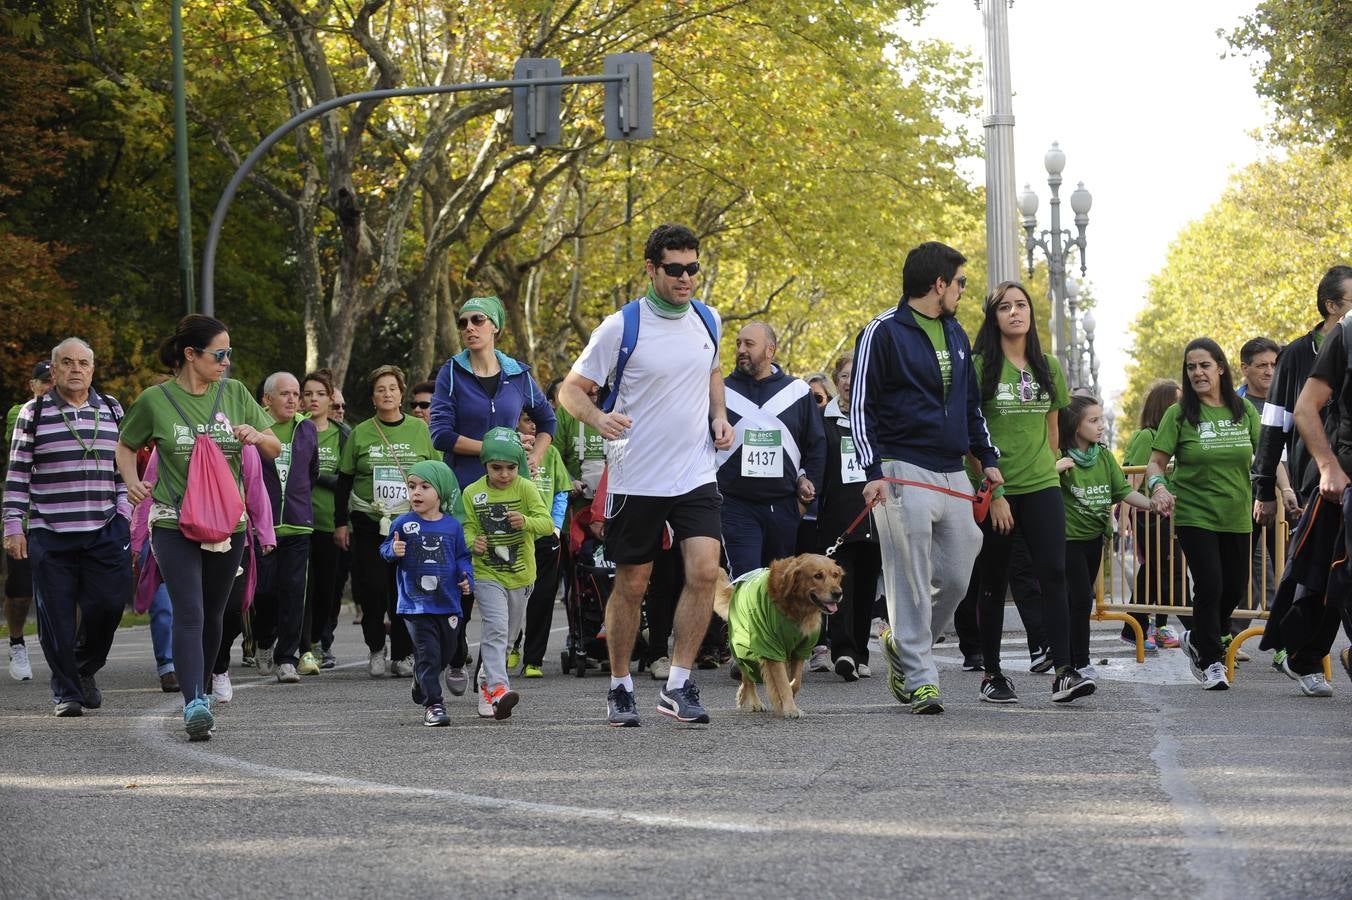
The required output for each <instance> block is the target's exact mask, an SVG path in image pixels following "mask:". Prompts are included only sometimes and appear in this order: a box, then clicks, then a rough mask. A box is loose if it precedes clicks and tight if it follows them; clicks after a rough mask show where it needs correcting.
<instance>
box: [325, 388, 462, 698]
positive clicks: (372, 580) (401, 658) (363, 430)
mask: <svg viewBox="0 0 1352 900" xmlns="http://www.w3.org/2000/svg"><path fill="white" fill-rule="evenodd" d="M366 383H367V385H369V386H370V388H371V405H372V406H374V407H375V410H376V414H375V415H374V416H372V417H371V418H369V419H367V420H366V421H365V422H362V423H361V424H360V425H358V426H357V427H356V428H353V429H352V434H350V435H348V438H347V443H346V444H345V445H344V446H343V453H342V457H341V458H340V459H339V461H338V484H337V487H336V489H335V491H334V504H333V524H334V529H333V540H334V542H335V543H337V544H338V546H339V547H342V548H343V549H344V550H348V549H350V550H351V551H352V599H354V600H355V601H356V602H357V605H358V606H360V607H361V630H362V636H363V637H364V638H365V639H366V649H367V650H368V651H369V653H370V656H369V658H368V660H367V673H368V674H369V675H370V676H371V677H372V678H379V677H380V676H382V675H384V674H385V616H386V615H387V614H388V615H389V617H390V632H389V636H390V658H391V659H393V660H394V664H393V665H392V666H391V667H390V674H391V675H393V676H394V677H396V678H411V677H412V676H413V639H412V638H411V637H410V636H409V633H408V629H407V628H405V627H404V620H403V619H402V618H401V617H400V616H399V614H398V613H397V612H396V611H395V609H396V605H397V603H398V599H399V597H398V594H397V593H396V592H395V585H394V576H395V568H396V567H395V566H393V565H392V564H390V563H388V562H386V561H385V558H384V557H382V556H381V555H380V545H381V544H383V543H384V542H385V538H386V537H387V536H388V535H389V533H390V524H391V523H392V522H393V521H394V520H395V519H396V518H398V517H399V516H401V515H403V514H404V513H406V512H408V511H409V508H410V507H409V498H408V473H409V470H410V469H412V468H413V464H414V463H418V462H422V461H423V460H425V459H436V458H437V452H436V450H434V449H433V448H432V440H431V437H430V436H429V435H428V433H427V426H426V425H424V424H423V421H422V420H421V419H415V418H413V417H412V416H406V415H404V411H403V406H404V373H403V371H402V370H401V369H400V368H399V367H397V366H377V367H376V368H375V369H374V370H373V371H372V372H371V374H370V375H368V376H366Z"/></svg>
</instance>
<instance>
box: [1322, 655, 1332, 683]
mask: <svg viewBox="0 0 1352 900" xmlns="http://www.w3.org/2000/svg"><path fill="white" fill-rule="evenodd" d="M1324 680H1325V681H1327V682H1328V683H1329V684H1333V662H1332V661H1331V660H1330V659H1329V658H1328V657H1327V656H1325V657H1324Z"/></svg>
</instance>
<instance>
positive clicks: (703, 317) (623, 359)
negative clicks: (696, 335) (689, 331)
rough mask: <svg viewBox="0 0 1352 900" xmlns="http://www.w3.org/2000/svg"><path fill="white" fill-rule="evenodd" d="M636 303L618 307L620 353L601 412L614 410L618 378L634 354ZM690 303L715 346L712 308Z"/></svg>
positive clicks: (698, 303)
mask: <svg viewBox="0 0 1352 900" xmlns="http://www.w3.org/2000/svg"><path fill="white" fill-rule="evenodd" d="M638 304H639V301H638V300H630V301H629V302H628V303H626V304H625V305H624V306H621V307H620V317H621V320H622V321H623V322H624V330H623V332H622V333H621V334H620V354H619V358H618V359H617V360H616V361H615V377H614V378H612V379H611V380H610V393H608V394H607V395H606V399H605V402H603V403H602V404H601V412H603V413H608V412H613V411H614V409H615V402H616V401H617V400H618V399H619V396H620V379H621V378H623V377H624V367H625V365H627V364H628V362H629V357H631V356H633V355H634V346H635V345H636V344H637V343H638V320H639V306H638ZM690 305H691V306H693V307H694V308H695V312H696V313H697V314H698V315H699V320H700V321H701V322H703V323H704V328H705V330H706V331H708V332H709V337H710V338H712V339H713V342H714V347H715V348H717V347H718V325H717V323H716V322H715V321H714V313H713V310H711V309H709V307H708V306H706V305H704V304H703V303H701V302H700V301H698V300H695V299H693V298H692V299H691V301H690Z"/></svg>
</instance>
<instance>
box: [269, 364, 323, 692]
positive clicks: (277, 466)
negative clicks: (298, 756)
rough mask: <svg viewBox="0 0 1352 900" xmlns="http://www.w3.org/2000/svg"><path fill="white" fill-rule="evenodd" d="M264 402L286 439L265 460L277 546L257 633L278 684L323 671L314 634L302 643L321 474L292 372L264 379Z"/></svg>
mask: <svg viewBox="0 0 1352 900" xmlns="http://www.w3.org/2000/svg"><path fill="white" fill-rule="evenodd" d="M263 406H264V407H265V408H266V409H267V411H268V413H269V414H270V415H271V416H272V418H273V421H274V423H275V424H274V425H273V426H272V433H273V434H275V435H277V439H278V440H279V441H281V442H282V452H281V453H279V454H278V455H277V458H276V459H266V458H265V459H264V460H263V483H264V484H265V485H266V486H267V489H268V497H269V499H270V500H271V501H272V521H273V525H274V527H275V529H276V531H277V549H276V550H275V551H273V552H272V553H271V554H269V555H267V556H265V557H263V559H262V563H261V569H262V572H261V573H260V574H261V577H260V586H259V590H258V595H257V602H256V603H255V606H254V624H253V635H254V641H255V643H256V644H257V650H256V653H257V659H258V671H259V672H260V673H261V674H267V673H268V672H270V671H273V670H274V668H275V671H276V675H277V681H278V682H280V683H282V684H295V683H296V682H298V681H300V676H301V675H318V674H319V658H318V657H316V656H315V655H314V654H313V653H312V652H311V651H310V647H309V646H308V644H309V641H308V638H307V640H306V646H305V647H301V645H300V644H301V626H302V623H303V622H304V617H305V593H306V590H305V588H306V581H307V579H308V578H309V573H310V534H311V532H313V531H314V524H315V520H314V508H313V506H312V505H311V499H310V498H311V494H312V492H313V490H314V485H315V481H317V480H318V478H319V433H318V432H317V431H316V430H315V426H314V423H313V422H311V421H310V420H309V419H307V418H306V417H305V416H303V415H301V414H300V413H299V412H298V410H299V409H300V382H299V381H297V380H296V376H295V375H292V374H291V373H290V372H273V373H272V374H271V375H269V376H268V377H267V380H266V381H264V382H263ZM274 638H275V639H276V646H273V640H274ZM302 653H303V655H302Z"/></svg>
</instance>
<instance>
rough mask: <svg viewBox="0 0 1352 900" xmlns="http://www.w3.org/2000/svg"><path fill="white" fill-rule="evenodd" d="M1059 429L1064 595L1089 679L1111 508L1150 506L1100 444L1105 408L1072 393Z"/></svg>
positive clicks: (1078, 663)
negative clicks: (1097, 584) (1097, 594)
mask: <svg viewBox="0 0 1352 900" xmlns="http://www.w3.org/2000/svg"><path fill="white" fill-rule="evenodd" d="M1058 427H1059V428H1060V431H1061V440H1060V445H1061V446H1062V447H1064V448H1065V450H1064V453H1065V455H1064V456H1062V457H1061V459H1059V460H1057V462H1056V471H1057V472H1059V473H1060V476H1061V499H1062V500H1063V501H1064V503H1065V506H1066V594H1067V598H1068V600H1069V601H1070V652H1071V658H1072V665H1074V666H1075V668H1076V669H1078V670H1079V671H1080V674H1081V675H1084V676H1085V677H1087V678H1093V677H1094V675H1095V673H1094V671H1093V668H1092V667H1091V666H1090V665H1089V615H1090V613H1091V612H1092V610H1093V608H1094V582H1096V581H1097V580H1098V574H1099V565H1100V563H1102V561H1103V538H1104V535H1109V534H1112V531H1113V507H1114V506H1115V505H1116V504H1118V503H1126V504H1127V505H1128V506H1133V507H1135V508H1136V509H1150V501H1149V500H1147V499H1146V498H1145V495H1144V494H1142V493H1141V492H1140V491H1135V490H1132V488H1131V485H1130V484H1128V483H1127V476H1126V475H1124V474H1123V473H1122V467H1121V466H1119V465H1118V464H1117V459H1116V458H1115V457H1114V456H1113V455H1112V453H1111V452H1109V451H1108V449H1107V448H1106V447H1104V446H1103V444H1101V443H1100V441H1102V440H1103V406H1102V405H1101V404H1100V403H1099V401H1098V400H1097V399H1096V398H1094V397H1087V396H1084V395H1082V394H1076V395H1074V396H1072V397H1071V398H1070V403H1069V404H1068V405H1067V406H1066V408H1065V409H1063V410H1061V416H1060V421H1059V422H1058Z"/></svg>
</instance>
